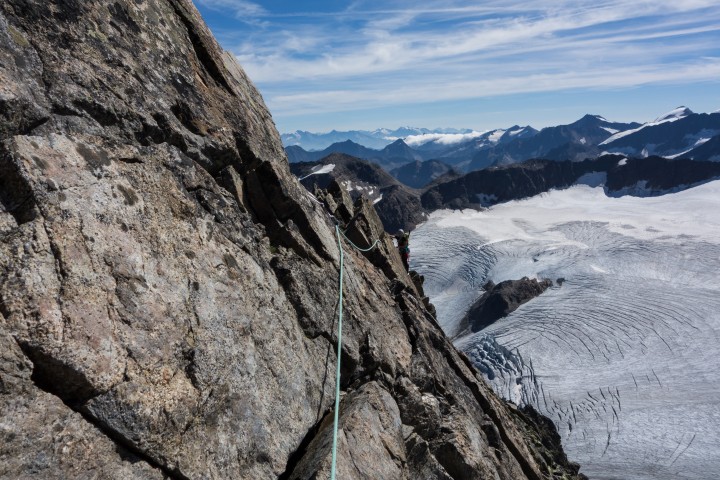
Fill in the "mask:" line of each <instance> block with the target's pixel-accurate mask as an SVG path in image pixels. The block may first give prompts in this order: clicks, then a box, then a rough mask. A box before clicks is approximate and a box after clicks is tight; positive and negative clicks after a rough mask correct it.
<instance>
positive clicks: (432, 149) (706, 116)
mask: <svg viewBox="0 0 720 480" xmlns="http://www.w3.org/2000/svg"><path fill="white" fill-rule="evenodd" d="M403 131H406V132H408V133H411V134H408V135H406V136H404V137H402V138H396V137H394V136H392V137H391V135H390V133H392V134H393V135H396V134H400V133H403ZM403 131H394V132H389V131H387V130H383V129H381V130H376V131H375V132H388V135H387V136H386V137H385V138H386V139H390V138H392V139H393V141H392V143H388V144H386V145H385V146H383V147H382V148H381V149H376V148H370V146H369V144H368V145H363V144H360V143H357V141H354V140H351V139H345V140H344V141H341V142H336V143H333V144H331V145H329V146H327V147H326V148H324V149H322V150H318V151H309V150H306V149H305V148H303V147H302V146H299V145H289V146H286V152H287V155H288V159H289V160H290V162H291V163H292V162H298V161H306V162H307V161H318V160H320V159H322V158H323V157H325V156H327V155H329V154H330V153H345V154H348V155H352V156H355V157H358V158H362V159H365V160H370V161H372V162H374V163H377V164H378V165H380V166H382V167H383V168H385V169H386V170H393V169H396V168H398V167H400V166H402V165H403V164H406V163H411V162H418V161H424V160H436V161H439V162H442V163H444V164H446V165H448V166H452V167H453V168H454V169H456V170H461V171H465V172H470V171H474V170H480V169H483V168H487V167H490V166H497V165H510V164H513V163H519V162H523V161H525V160H529V159H536V158H545V159H548V160H554V161H582V160H584V159H587V158H596V157H598V156H601V155H603V154H622V155H627V156H632V157H648V156H658V157H664V158H678V157H683V158H689V159H694V160H710V161H718V160H720V111H719V112H713V113H694V112H693V111H691V110H690V109H689V108H687V107H678V108H676V109H674V110H672V111H671V112H668V113H666V114H664V115H661V116H660V117H658V118H656V119H655V120H652V121H650V122H645V123H637V122H629V123H622V122H612V121H608V120H606V119H605V118H604V117H601V116H599V115H585V116H584V117H582V118H581V119H579V120H577V121H576V122H573V123H571V124H568V125H558V126H552V127H547V128H543V129H541V130H536V129H534V128H532V127H530V126H524V127H520V126H518V125H515V126H513V127H511V128H508V129H496V130H491V131H488V132H483V133H479V132H472V131H462V132H460V133H437V132H424V131H422V129H404V130H403ZM414 132H420V133H414ZM331 133H332V134H333V135H334V136H338V135H340V134H341V133H342V132H331ZM355 133H357V132H355ZM370 133H372V132H370ZM376 135H379V134H378V133H376ZM328 138H329V137H328ZM286 145H287V143H286Z"/></svg>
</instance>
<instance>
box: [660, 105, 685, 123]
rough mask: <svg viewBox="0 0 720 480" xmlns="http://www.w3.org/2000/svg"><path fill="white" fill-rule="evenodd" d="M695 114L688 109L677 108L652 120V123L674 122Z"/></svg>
mask: <svg viewBox="0 0 720 480" xmlns="http://www.w3.org/2000/svg"><path fill="white" fill-rule="evenodd" d="M694 113H695V112H693V111H692V110H690V109H689V108H687V107H685V106H679V107H677V108H676V109H674V110H670V111H669V112H667V113H666V114H664V115H661V116H659V117H658V118H656V119H655V120H654V122H653V123H660V122H668V121H674V120H679V119H681V118H685V117H687V116H690V115H693V114H694Z"/></svg>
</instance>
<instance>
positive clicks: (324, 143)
mask: <svg viewBox="0 0 720 480" xmlns="http://www.w3.org/2000/svg"><path fill="white" fill-rule="evenodd" d="M470 132H472V130H469V129H456V128H435V129H427V128H415V127H400V128H396V129H394V130H391V129H388V128H378V129H376V130H372V131H370V130H349V131H338V130H332V131H330V132H327V133H312V132H307V131H304V130H297V131H295V132H293V133H283V134H282V135H281V139H282V143H283V145H284V146H286V147H289V146H298V147H302V148H304V149H305V150H308V151H317V150H324V149H325V148H327V147H329V146H330V145H332V144H333V143H340V142H344V141H345V140H352V141H353V142H355V143H358V144H360V145H363V146H365V147H368V148H374V149H377V150H380V149H382V148H383V147H385V146H386V145H389V144H391V143H392V142H394V141H395V140H397V139H399V138H407V137H409V136H414V135H433V134H437V135H446V134H467V133H470Z"/></svg>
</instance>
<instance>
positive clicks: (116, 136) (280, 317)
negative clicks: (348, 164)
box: [0, 0, 577, 480]
mask: <svg viewBox="0 0 720 480" xmlns="http://www.w3.org/2000/svg"><path fill="white" fill-rule="evenodd" d="M0 142H1V143H0V477H2V478H42V479H47V478H124V479H125V478H178V479H186V478H192V479H195V478H248V479H250V478H281V479H291V478H303V479H305V478H327V477H328V475H329V462H330V457H329V449H330V438H331V427H332V425H331V424H332V404H333V401H334V398H333V395H334V371H335V351H334V349H335V345H336V343H335V342H336V330H335V316H336V315H335V312H336V304H337V298H338V296H337V295H338V289H337V287H338V266H339V254H338V243H337V242H338V241H337V239H336V238H335V227H334V225H333V224H332V223H331V221H330V220H329V218H328V216H327V215H326V209H325V207H324V206H323V205H321V204H319V203H317V202H316V201H315V200H314V199H313V198H312V197H311V196H310V195H309V194H308V193H307V192H306V191H305V189H304V188H302V187H301V186H300V184H299V183H298V182H297V181H296V180H295V178H294V177H293V176H292V175H291V174H290V172H289V169H288V165H287V160H286V158H285V154H284V152H283V149H282V145H281V143H280V138H279V135H278V133H277V131H276V129H275V127H274V124H273V122H272V119H271V117H270V114H269V113H268V111H267V109H266V108H265V106H264V104H263V101H262V98H261V97H260V95H259V94H258V92H257V91H256V90H255V88H254V87H253V85H252V84H251V83H250V81H249V80H248V79H247V77H246V76H245V74H244V73H243V71H242V69H241V68H240V67H239V66H238V65H237V64H236V63H235V62H234V60H233V59H232V58H231V57H230V56H229V55H227V54H225V53H223V52H222V50H221V49H220V48H219V47H218V45H217V44H216V42H215V40H214V39H213V38H212V36H211V35H210V33H209V31H208V30H207V28H206V27H205V26H204V24H203V22H202V20H201V19H200V17H199V15H198V13H197V11H196V10H195V9H194V7H193V6H192V4H191V3H190V2H189V1H188V0H145V1H130V0H127V1H115V2H99V1H93V0H84V1H79V0H62V1H61V0H6V1H4V2H3V3H2V4H1V5H0ZM357 211H358V212H363V215H364V216H365V217H366V218H365V220H364V221H359V220H357V221H356V223H357V225H356V229H358V231H361V232H363V234H364V235H365V236H366V237H369V238H373V237H374V236H375V235H377V236H381V235H383V234H382V232H380V231H379V230H381V229H380V228H379V227H378V225H379V220H378V219H377V217H376V216H373V215H374V211H373V210H372V208H369V207H368V206H367V205H365V206H362V205H359V206H358V209H357ZM354 212H355V209H354ZM355 213H356V212H355ZM373 228H374V229H375V230H373ZM350 234H352V232H350V231H349V235H350ZM359 235H360V233H357V232H356V234H355V237H353V238H355V239H356V241H360V240H359ZM382 241H383V242H385V247H384V248H385V250H384V252H385V253H384V254H378V253H377V252H375V253H368V254H367V255H368V256H367V257H366V256H363V254H360V253H357V252H355V251H354V250H352V248H351V247H350V246H349V244H348V243H347V242H346V241H344V240H343V241H342V244H343V246H344V249H345V251H346V254H345V265H346V269H345V272H346V277H345V285H346V292H345V302H344V306H345V311H346V317H345V318H346V323H345V327H344V343H343V349H342V367H343V368H342V391H343V394H342V395H343V396H342V402H341V411H340V428H341V430H340V445H339V463H338V468H339V473H340V478H344V479H351V478H357V479H376V478H385V479H393V478H398V479H400V478H403V479H414V478H423V479H426V478H427V479H430V478H442V479H448V478H456V479H460V478H500V479H508V480H509V479H513V480H515V479H522V478H530V479H543V478H551V477H552V476H557V477H562V475H563V474H567V475H568V476H571V477H574V476H576V475H575V474H576V472H577V467H576V466H574V465H572V464H569V463H568V462H567V461H566V460H565V459H564V458H563V457H562V455H559V454H556V453H548V452H550V450H548V449H546V448H542V445H540V444H539V443H538V442H537V441H534V440H533V439H534V438H535V436H534V434H531V433H529V432H533V431H536V429H535V427H534V426H533V425H534V423H532V422H528V421H527V420H526V419H525V418H526V416H525V415H524V414H522V413H521V412H518V411H517V410H515V409H514V408H513V407H512V406H511V405H508V404H505V403H504V402H502V401H500V400H499V399H498V398H497V397H495V396H494V395H493V393H492V392H491V390H490V388H489V387H488V386H487V385H486V384H485V382H484V381H483V380H482V379H481V378H480V377H479V375H478V373H477V372H476V371H475V370H474V369H473V368H472V366H471V365H470V364H469V362H468V361H467V359H466V358H465V357H464V356H463V355H461V354H459V353H458V352H457V351H456V350H455V349H454V347H453V346H452V345H451V343H450V342H449V341H448V340H447V339H446V338H445V336H444V335H443V333H442V331H441V330H440V328H439V327H438V325H437V324H436V322H435V320H434V318H433V316H432V314H431V313H430V312H429V311H428V309H427V308H426V305H425V303H424V302H423V299H422V297H421V294H419V293H418V290H417V288H416V287H414V286H413V282H412V280H411V279H410V278H409V277H407V276H406V275H403V272H399V273H398V272H395V273H394V274H393V272H394V271H395V270H394V267H393V265H397V263H398V262H399V259H398V258H394V257H393V255H395V256H397V253H396V252H395V250H393V249H392V248H390V247H389V245H388V244H387V241H388V239H387V238H385V239H383V240H382ZM373 255H376V256H375V257H373ZM378 256H379V257H378ZM383 262H385V263H383ZM376 265H378V266H376ZM403 285H404V287H403Z"/></svg>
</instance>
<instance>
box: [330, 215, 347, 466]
mask: <svg viewBox="0 0 720 480" xmlns="http://www.w3.org/2000/svg"><path fill="white" fill-rule="evenodd" d="M335 234H336V235H337V241H338V249H340V299H339V300H338V334H337V338H338V346H337V371H336V372H335V422H334V424H333V444H332V466H331V467H330V480H335V465H336V463H337V436H338V414H339V413H340V354H341V353H342V318H343V269H344V267H343V249H342V239H341V238H340V227H338V226H337V225H335Z"/></svg>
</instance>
